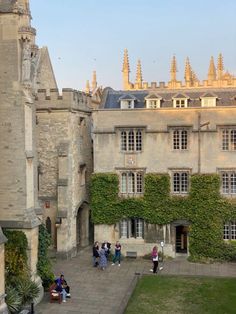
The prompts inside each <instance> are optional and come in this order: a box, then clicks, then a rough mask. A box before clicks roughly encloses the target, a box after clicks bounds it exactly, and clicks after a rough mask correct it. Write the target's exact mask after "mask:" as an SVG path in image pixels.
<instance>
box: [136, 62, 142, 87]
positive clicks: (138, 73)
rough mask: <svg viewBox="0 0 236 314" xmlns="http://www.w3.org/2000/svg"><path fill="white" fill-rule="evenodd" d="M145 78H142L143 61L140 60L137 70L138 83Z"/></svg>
mask: <svg viewBox="0 0 236 314" xmlns="http://www.w3.org/2000/svg"><path fill="white" fill-rule="evenodd" d="M142 81H143V78H142V68H141V61H140V60H138V63H137V72H136V83H142Z"/></svg>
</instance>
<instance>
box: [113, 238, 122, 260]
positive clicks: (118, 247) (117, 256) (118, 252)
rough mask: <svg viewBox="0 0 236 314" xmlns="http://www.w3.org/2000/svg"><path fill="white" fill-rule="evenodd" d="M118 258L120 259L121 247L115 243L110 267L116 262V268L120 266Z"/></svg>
mask: <svg viewBox="0 0 236 314" xmlns="http://www.w3.org/2000/svg"><path fill="white" fill-rule="evenodd" d="M120 257H121V245H120V242H119V241H117V242H116V245H115V255H114V257H113V260H112V265H115V263H116V262H117V261H118V266H120Z"/></svg>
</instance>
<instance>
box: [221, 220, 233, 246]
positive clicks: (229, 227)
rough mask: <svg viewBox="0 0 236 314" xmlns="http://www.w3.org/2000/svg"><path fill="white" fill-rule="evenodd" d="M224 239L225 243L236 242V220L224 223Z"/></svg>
mask: <svg viewBox="0 0 236 314" xmlns="http://www.w3.org/2000/svg"><path fill="white" fill-rule="evenodd" d="M223 239H224V240H225V241H231V240H236V220H231V221H228V222H225V223H224V227H223Z"/></svg>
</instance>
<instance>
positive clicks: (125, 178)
mask: <svg viewBox="0 0 236 314" xmlns="http://www.w3.org/2000/svg"><path fill="white" fill-rule="evenodd" d="M143 193H144V173H143V171H138V170H136V171H131V170H123V171H121V172H120V194H121V195H122V196H133V195H143Z"/></svg>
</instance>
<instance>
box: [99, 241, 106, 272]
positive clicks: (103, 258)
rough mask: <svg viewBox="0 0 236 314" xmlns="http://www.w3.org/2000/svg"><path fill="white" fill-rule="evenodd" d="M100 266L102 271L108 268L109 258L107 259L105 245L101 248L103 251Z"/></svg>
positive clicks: (100, 252) (100, 253)
mask: <svg viewBox="0 0 236 314" xmlns="http://www.w3.org/2000/svg"><path fill="white" fill-rule="evenodd" d="M99 256H100V259H99V266H100V268H101V269H102V270H104V269H105V268H106V267H107V257H106V250H105V247H104V244H103V245H102V247H101V250H100V251H99Z"/></svg>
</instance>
